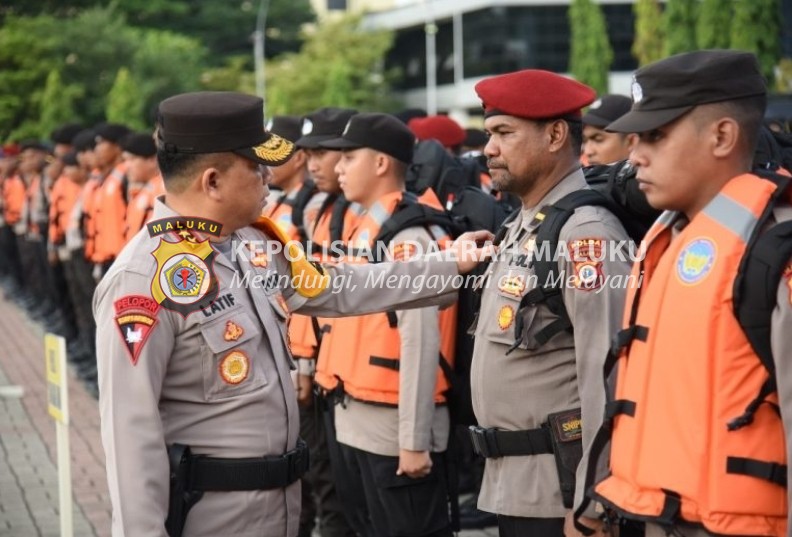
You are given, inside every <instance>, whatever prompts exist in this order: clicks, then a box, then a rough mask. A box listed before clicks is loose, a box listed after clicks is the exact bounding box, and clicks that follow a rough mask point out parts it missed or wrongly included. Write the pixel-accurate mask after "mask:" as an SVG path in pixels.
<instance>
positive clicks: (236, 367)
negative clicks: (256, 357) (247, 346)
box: [218, 351, 250, 384]
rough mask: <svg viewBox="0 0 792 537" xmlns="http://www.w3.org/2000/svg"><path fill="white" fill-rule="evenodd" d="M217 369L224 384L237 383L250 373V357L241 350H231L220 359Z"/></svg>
mask: <svg viewBox="0 0 792 537" xmlns="http://www.w3.org/2000/svg"><path fill="white" fill-rule="evenodd" d="M218 369H219V370H220V376H221V377H222V379H223V381H224V382H225V383H226V384H239V383H240V382H242V381H243V380H245V379H246V378H247V377H248V373H250V359H249V358H248V357H247V354H245V353H244V352H242V351H231V352H229V353H228V354H226V355H225V356H224V357H223V359H222V360H220V366H219V368H218Z"/></svg>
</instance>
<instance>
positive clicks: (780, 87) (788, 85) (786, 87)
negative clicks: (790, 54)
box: [776, 58, 792, 93]
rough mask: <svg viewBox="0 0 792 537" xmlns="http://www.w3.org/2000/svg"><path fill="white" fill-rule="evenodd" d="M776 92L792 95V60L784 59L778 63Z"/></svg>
mask: <svg viewBox="0 0 792 537" xmlns="http://www.w3.org/2000/svg"><path fill="white" fill-rule="evenodd" d="M776 91H778V92H779V93H792V58H782V59H781V61H780V62H778V75H777V76H776Z"/></svg>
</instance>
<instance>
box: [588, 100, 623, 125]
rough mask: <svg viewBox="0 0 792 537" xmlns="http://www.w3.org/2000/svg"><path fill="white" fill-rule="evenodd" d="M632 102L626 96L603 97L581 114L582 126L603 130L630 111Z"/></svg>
mask: <svg viewBox="0 0 792 537" xmlns="http://www.w3.org/2000/svg"><path fill="white" fill-rule="evenodd" d="M631 106H632V101H631V100H630V98H629V97H627V96H626V95H615V94H608V95H603V96H602V97H600V98H599V99H597V100H596V101H594V102H593V103H591V106H589V109H588V111H587V112H586V113H585V114H583V124H584V125H591V126H592V127H597V128H600V129H602V128H605V127H607V126H608V124H610V123H613V122H614V121H616V120H617V119H619V118H620V117H622V116H623V115H624V114H626V113H627V112H629V111H630V107H631Z"/></svg>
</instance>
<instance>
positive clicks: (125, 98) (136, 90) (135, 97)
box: [105, 67, 144, 130]
mask: <svg viewBox="0 0 792 537" xmlns="http://www.w3.org/2000/svg"><path fill="white" fill-rule="evenodd" d="M105 117H106V118H107V121H108V122H110V123H121V124H123V125H127V126H129V127H131V128H133V129H136V130H143V128H144V126H143V121H142V120H141V118H142V117H143V94H142V93H141V91H140V87H139V85H138V84H137V82H135V80H134V79H133V78H132V75H131V74H130V73H129V69H127V68H126V67H122V68H121V69H119V70H118V75H117V76H116V79H115V82H114V83H113V87H112V88H111V89H110V93H109V94H108V95H107V112H106V114H105Z"/></svg>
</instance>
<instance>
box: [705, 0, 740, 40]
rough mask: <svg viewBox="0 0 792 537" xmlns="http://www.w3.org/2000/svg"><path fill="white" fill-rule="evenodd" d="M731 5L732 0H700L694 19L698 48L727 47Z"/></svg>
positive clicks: (732, 4) (732, 3)
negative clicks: (696, 17)
mask: <svg viewBox="0 0 792 537" xmlns="http://www.w3.org/2000/svg"><path fill="white" fill-rule="evenodd" d="M733 6H734V2H733V1H732V0H702V2H701V7H700V8H699V16H698V19H697V21H696V44H697V45H698V48H700V49H708V48H729V41H730V32H731V22H732V12H733Z"/></svg>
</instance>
